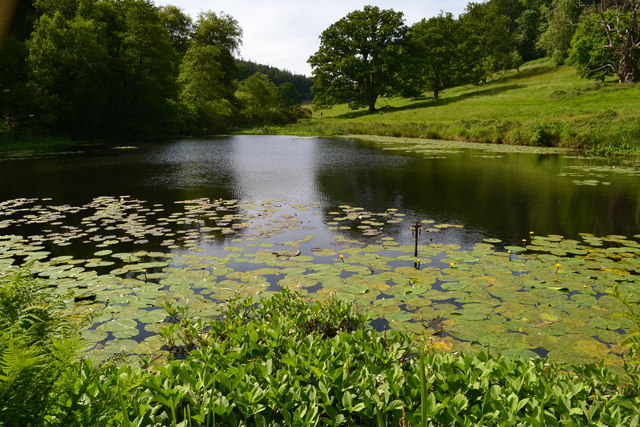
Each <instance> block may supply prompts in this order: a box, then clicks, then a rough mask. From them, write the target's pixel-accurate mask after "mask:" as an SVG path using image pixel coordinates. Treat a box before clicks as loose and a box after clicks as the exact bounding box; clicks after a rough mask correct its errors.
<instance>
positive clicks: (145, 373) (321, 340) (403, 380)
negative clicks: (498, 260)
mask: <svg viewBox="0 0 640 427" xmlns="http://www.w3.org/2000/svg"><path fill="white" fill-rule="evenodd" d="M16 283H18V284H19V286H25V284H33V282H32V279H30V278H29V277H26V278H12V279H11V280H10V281H9V282H7V281H6V280H5V281H3V282H2V288H1V290H2V292H3V294H2V298H3V300H2V302H3V303H5V302H7V301H9V300H11V301H16V298H13V297H11V295H13V294H10V293H9V292H8V291H7V290H8V289H9V290H10V289H12V286H16ZM43 289H44V288H40V287H34V288H28V287H27V288H25V289H23V290H21V292H23V295H24V299H25V300H27V301H31V303H30V304H26V305H25V306H32V305H33V301H34V300H31V299H30V298H31V297H29V294H30V293H31V292H35V293H36V296H38V298H40V296H39V295H40V294H38V292H40V290H43ZM45 294H46V293H45ZM7 295H9V296H7ZM43 295H44V294H43ZM12 298H13V299H12ZM20 298H22V297H20ZM38 304H39V303H38ZM36 305H37V304H36ZM176 306H177V305H176V304H174V305H173V307H174V308H173V309H170V312H172V313H173V314H172V315H171V316H172V317H174V320H175V321H176V323H175V324H176V325H178V328H189V333H188V334H183V333H181V332H180V331H177V330H175V329H173V330H167V331H165V332H166V333H165V339H169V338H171V337H170V335H171V334H176V335H175V337H173V338H171V339H173V341H172V343H173V344H174V345H176V346H184V345H187V344H189V343H191V344H192V345H191V346H190V347H189V351H185V352H184V356H185V357H184V359H181V360H168V361H165V362H163V363H159V364H157V365H155V366H154V365H151V364H147V366H146V367H145V368H138V367H134V366H133V365H132V364H130V363H123V362H126V359H120V360H111V361H110V362H108V363H106V364H103V365H101V366H99V367H96V366H92V365H91V364H89V363H86V362H82V361H81V360H79V359H77V358H74V356H73V355H69V359H68V360H65V366H66V369H62V368H61V365H60V364H58V365H56V364H55V363H54V362H50V363H52V364H51V367H48V368H47V369H48V370H45V371H42V372H45V373H46V372H52V373H58V374H60V375H58V376H55V375H53V376H47V375H40V376H37V377H36V378H33V377H24V378H23V381H22V382H16V381H13V382H9V380H8V377H9V376H10V375H9V374H8V372H9V371H8V370H7V369H9V370H10V369H14V370H15V369H16V368H17V367H18V366H19V365H20V363H21V362H19V361H18V360H17V359H11V360H9V359H8V358H7V354H8V353H7V352H8V351H9V352H10V351H12V350H11V345H13V344H12V341H11V337H8V336H6V335H3V336H2V346H3V347H2V351H3V353H2V360H3V366H2V369H3V372H2V377H1V378H0V390H2V392H3V393H5V396H6V393H7V392H8V390H9V388H8V386H12V387H13V388H14V390H16V391H17V392H18V393H19V394H20V395H21V396H22V397H23V398H34V399H36V398H37V399H39V400H38V401H36V402H31V404H30V405H25V404H24V402H22V401H20V400H18V399H17V398H12V399H10V400H3V403H2V412H1V416H2V418H1V419H0V420H1V421H0V425H42V424H44V425H83V426H87V425H101V426H102V425H125V426H130V425H136V426H139V425H173V426H177V425H180V426H196V425H230V426H238V425H242V426H248V425H251V426H253V425H256V426H263V425H273V426H276V425H277V426H293V425H378V426H382V425H389V426H395V425H404V426H407V425H413V426H418V425H533V426H536V425H538V426H542V425H552V426H553V425H587V424H589V425H637V424H638V420H640V399H639V398H638V396H637V394H636V390H635V389H634V388H633V386H625V385H621V384H620V382H619V379H618V377H617V376H616V375H615V374H613V373H612V372H611V371H609V370H608V369H607V368H605V367H603V366H598V365H581V366H566V365H557V364H554V363H548V361H547V360H545V359H532V360H526V359H519V358H510V357H507V356H494V355H490V354H488V353H479V354H474V353H468V354H463V353H460V354H458V353H438V352H436V351H435V350H434V348H435V345H434V344H433V341H431V340H427V341H426V342H422V341H419V340H418V341H416V340H415V339H411V338H410V337H409V336H407V335H405V334H402V333H400V332H396V331H389V332H387V333H384V334H381V333H378V332H376V331H375V330H373V329H371V328H370V327H368V326H366V320H367V319H366V317H365V316H363V315H362V314H360V313H359V312H358V311H357V310H356V309H355V308H354V306H353V305H352V304H349V303H345V302H343V301H339V300H337V299H329V300H328V301H326V302H324V303H310V302H307V301H305V300H304V299H303V298H302V297H301V296H300V295H299V294H296V293H293V292H291V291H288V290H286V289H283V290H282V291H281V292H279V293H276V294H274V295H271V296H270V297H264V298H261V299H259V298H257V297H252V298H245V299H238V300H235V301H233V302H231V303H230V304H229V305H228V306H227V308H226V309H225V311H224V314H223V315H222V316H221V317H220V318H219V319H212V320H203V319H200V320H198V319H195V320H194V319H191V318H189V317H188V311H186V309H182V308H180V309H175V307H176ZM3 307H4V306H3ZM50 307H52V306H50ZM52 309H53V307H52ZM172 310H173V311H172ZM4 313H5V312H3V315H4ZM23 313H24V311H23ZM52 313H53V314H55V311H53V312H52ZM54 318H55V317H52V318H51V319H54ZM3 321H5V320H4V318H3ZM50 322H51V321H50ZM51 324H52V325H55V324H56V322H55V321H53V323H51ZM28 330H29V329H28V328H27V329H24V328H23V329H21V330H20V331H18V330H15V331H14V333H15V336H18V334H22V335H23V336H21V339H24V340H28V339H29V338H30V335H29V333H28V332H27V331H28ZM70 333H71V332H70ZM196 336H197V338H196ZM57 339H60V338H57ZM185 339H186V341H185ZM46 342H47V341H46V340H42V343H43V344H46ZM61 342H63V341H61ZM168 342H169V341H168ZM24 348H26V349H27V350H24V351H25V352H28V351H33V352H35V351H36V350H35V349H34V348H30V347H24ZM44 348H47V347H46V345H45V346H44ZM7 349H9V350H7ZM58 351H61V350H60V349H56V351H52V352H50V353H49V354H47V353H34V356H33V358H35V359H34V360H35V361H34V362H33V363H32V364H31V365H30V366H31V367H33V368H34V369H36V366H37V369H42V366H44V365H42V363H44V362H45V361H56V360H59V359H58V358H57V357H58V355H59V354H60V353H58ZM25 360H29V358H27V359H25ZM37 363H40V365H37ZM54 367H58V368H59V369H58V370H55V369H53V368H54ZM29 378H31V380H29ZM47 378H54V380H53V381H52V380H49V381H48V382H44V379H47ZM636 384H637V379H636ZM14 393H15V392H14ZM25 400H26V399H25ZM36 403H37V404H36ZM19 411H23V412H22V418H20V419H18V418H12V417H15V416H16V414H17V415H20V412H19ZM16 420H19V422H16Z"/></svg>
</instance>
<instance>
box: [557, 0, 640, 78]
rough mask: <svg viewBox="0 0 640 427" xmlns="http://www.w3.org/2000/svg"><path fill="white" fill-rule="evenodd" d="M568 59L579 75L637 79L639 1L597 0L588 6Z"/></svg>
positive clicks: (639, 70)
mask: <svg viewBox="0 0 640 427" xmlns="http://www.w3.org/2000/svg"><path fill="white" fill-rule="evenodd" d="M585 16H586V17H585V19H584V20H583V21H582V22H581V24H580V26H579V27H578V29H577V31H576V33H575V35H574V36H573V40H572V42H571V51H570V57H569V59H570V60H571V61H572V62H573V63H574V64H575V65H576V66H577V68H578V72H579V73H580V75H582V76H583V77H587V78H595V79H603V78H604V77H605V76H608V75H617V76H618V78H619V80H620V82H623V83H635V82H637V81H638V80H639V79H640V0H600V1H598V2H596V3H595V4H594V5H592V6H590V7H588V8H587V9H586V13H585Z"/></svg>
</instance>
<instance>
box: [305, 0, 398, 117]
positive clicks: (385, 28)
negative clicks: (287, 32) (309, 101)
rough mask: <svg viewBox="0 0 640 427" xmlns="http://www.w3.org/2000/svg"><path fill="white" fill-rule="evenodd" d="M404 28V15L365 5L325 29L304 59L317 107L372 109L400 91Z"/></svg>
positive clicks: (371, 110)
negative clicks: (343, 105)
mask: <svg viewBox="0 0 640 427" xmlns="http://www.w3.org/2000/svg"><path fill="white" fill-rule="evenodd" d="M407 30H408V28H407V26H406V25H405V23H404V19H403V14H402V13H401V12H395V11H393V10H381V9H379V8H378V7H373V6H365V7H364V9H363V10H357V11H354V12H351V13H350V14H348V15H347V16H346V17H344V18H342V19H340V20H339V21H338V22H336V23H335V24H333V25H331V26H330V27H329V28H327V29H326V30H324V32H323V33H322V35H321V36H320V48H319V49H318V51H317V52H316V53H315V54H314V55H313V56H311V58H309V61H308V62H309V63H310V64H311V66H312V68H313V93H314V100H315V104H316V107H317V108H327V107H330V106H332V105H335V104H337V103H341V102H345V101H348V102H349V107H350V108H352V109H356V108H361V107H368V109H369V111H370V112H374V111H376V101H377V100H378V98H379V97H381V96H393V95H396V94H399V93H400V92H401V90H402V85H401V83H402V82H401V80H402V79H401V78H398V74H399V72H400V69H401V67H402V65H403V61H402V52H403V44H404V42H405V36H406V33H407Z"/></svg>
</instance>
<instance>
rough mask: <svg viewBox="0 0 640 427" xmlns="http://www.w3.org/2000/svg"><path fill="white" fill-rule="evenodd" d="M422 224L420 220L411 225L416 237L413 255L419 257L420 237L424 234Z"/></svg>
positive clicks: (412, 232)
mask: <svg viewBox="0 0 640 427" xmlns="http://www.w3.org/2000/svg"><path fill="white" fill-rule="evenodd" d="M421 227H422V224H421V223H420V221H416V223H415V224H413V225H412V226H411V234H412V235H413V236H414V237H415V238H416V241H415V247H414V249H413V256H414V257H416V258H417V257H418V237H420V234H422V228H421Z"/></svg>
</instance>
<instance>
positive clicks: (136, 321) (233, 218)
mask: <svg viewBox="0 0 640 427" xmlns="http://www.w3.org/2000/svg"><path fill="white" fill-rule="evenodd" d="M51 202H52V201H51V200H48V199H16V200H9V201H5V202H1V203H0V229H4V230H2V231H8V233H6V234H2V235H0V275H2V274H7V273H8V272H9V271H11V270H13V269H15V268H17V267H22V268H27V269H28V270H29V271H31V272H32V273H33V274H34V275H35V276H37V277H41V278H44V279H46V280H48V281H49V282H50V284H51V286H52V287H54V289H55V292H57V293H58V294H60V295H64V296H66V298H67V302H68V310H69V313H70V314H72V315H73V316H77V317H78V318H84V317H86V316H87V315H89V319H90V322H89V325H88V327H87V328H86V330H85V331H84V333H83V335H84V337H85V338H86V340H87V342H88V343H90V345H89V348H88V349H87V351H88V352H89V354H90V355H91V356H92V357H95V358H98V359H102V358H105V357H108V356H110V355H112V354H114V353H118V352H122V351H125V352H127V353H132V354H144V355H149V354H157V353H158V352H160V351H161V350H162V348H161V343H160V339H159V336H158V332H159V331H160V330H161V328H162V327H163V325H166V323H167V322H171V321H172V319H171V318H170V317H169V316H168V315H167V313H166V311H165V310H164V309H163V308H162V306H163V304H165V303H166V302H167V301H172V303H177V304H182V305H185V306H188V307H189V311H190V313H191V315H193V316H197V317H201V318H215V317H216V316H219V315H220V313H222V311H223V309H224V305H225V303H226V302H228V301H231V300H234V299H236V298H239V297H254V298H260V296H261V295H265V294H269V293H273V292H278V291H279V290H280V289H283V288H289V289H294V290H296V291H298V292H300V293H302V294H303V295H305V297H306V298H309V299H312V300H320V299H325V298H327V297H328V296H330V295H335V296H337V297H338V298H340V299H343V300H348V301H355V302H356V303H357V304H358V306H360V307H361V308H363V309H364V310H365V312H367V313H369V314H370V315H371V316H372V324H373V325H374V326H375V327H377V328H379V329H386V328H394V329H401V330H406V331H411V332H415V333H417V334H426V335H429V336H432V337H433V338H434V340H435V342H437V346H439V347H440V348H443V349H452V348H454V349H475V348H484V347H486V348H490V349H492V350H495V351H498V352H504V353H510V354H513V353H516V354H524V355H531V356H534V355H543V356H548V357H549V358H551V359H553V360H556V361H562V362H577V363H583V362H593V361H598V360H600V359H604V360H605V361H606V362H607V363H610V364H616V363H620V357H619V356H620V352H621V351H622V350H621V349H620V348H619V347H618V344H619V343H620V342H621V341H622V340H623V339H624V336H625V334H626V333H627V330H628V329H629V328H630V327H631V326H632V325H631V324H630V323H629V322H628V321H627V320H626V319H624V318H622V317H618V314H619V313H620V312H622V311H623V310H624V308H623V306H622V304H620V303H619V302H618V301H617V300H615V299H614V298H611V297H609V296H608V292H609V291H610V290H611V289H612V288H613V286H616V285H617V286H618V287H619V289H620V290H621V291H622V292H625V293H628V294H634V295H638V294H640V290H639V288H638V282H639V281H640V263H639V262H638V253H639V252H640V243H639V241H638V240H639V239H640V235H636V236H633V237H631V238H628V237H625V236H604V237H596V236H593V235H589V234H583V235H581V236H580V239H567V238H564V237H562V236H536V235H534V234H531V235H529V236H520V237H524V238H523V239H518V242H519V243H518V244H517V245H513V244H511V245H510V244H509V243H510V242H502V241H500V240H498V239H491V238H488V239H485V240H484V241H482V242H478V243H477V244H475V245H474V246H473V247H471V248H462V247H461V246H460V245H458V244H453V243H446V242H445V243H430V244H423V243H424V242H423V241H422V240H426V239H424V238H420V239H421V240H419V245H418V256H417V257H416V256H414V251H415V246H414V244H413V242H411V241H403V239H404V240H406V239H407V238H406V237H403V236H405V235H406V233H402V232H400V231H399V230H400V228H402V230H404V231H406V229H408V228H409V224H406V222H407V221H406V220H405V216H404V215H403V214H402V213H400V212H398V211H397V210H395V209H388V210H387V211H385V212H379V213H375V212H366V211H364V210H363V209H361V208H357V207H351V206H339V207H335V208H334V209H333V210H328V212H327V213H325V214H324V215H325V218H326V219H328V221H326V227H327V229H328V230H329V233H335V235H334V236H333V237H332V240H331V242H330V243H329V244H327V245H323V246H320V245H318V244H317V243H318V241H320V243H326V242H323V241H322V238H321V237H318V236H313V235H310V234H307V233H309V232H311V231H312V230H313V229H314V228H315V226H313V225H309V224H312V222H311V221H310V220H309V218H312V217H321V216H322V215H323V213H322V212H321V211H320V205H319V204H310V205H291V204H288V203H286V202H284V201H281V200H279V201H256V202H245V201H238V200H208V199H197V200H188V201H182V202H177V203H175V205H174V206H164V205H161V204H150V203H146V202H144V201H140V200H135V199H132V198H130V197H99V198H96V199H94V200H92V201H91V202H90V203H88V204H86V205H83V206H69V205H62V206H59V205H54V204H52V203H51ZM418 226H419V227H420V228H421V229H422V230H423V231H429V232H436V231H439V230H442V229H447V228H451V227H459V226H457V225H455V224H453V225H452V224H436V223H433V222H431V221H428V220H425V221H423V222H422V223H419V224H418ZM9 232H10V234H9ZM511 243H512V242H511Z"/></svg>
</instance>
